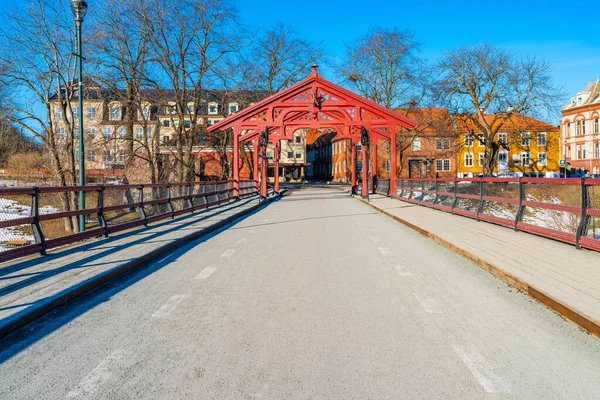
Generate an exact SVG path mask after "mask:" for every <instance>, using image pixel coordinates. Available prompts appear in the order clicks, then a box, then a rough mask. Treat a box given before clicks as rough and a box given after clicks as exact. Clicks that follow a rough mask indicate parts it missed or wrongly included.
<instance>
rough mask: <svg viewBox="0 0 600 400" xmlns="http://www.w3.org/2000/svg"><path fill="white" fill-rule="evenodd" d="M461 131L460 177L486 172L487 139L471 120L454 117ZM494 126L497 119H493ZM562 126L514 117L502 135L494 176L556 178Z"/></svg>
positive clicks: (459, 135)
mask: <svg viewBox="0 0 600 400" xmlns="http://www.w3.org/2000/svg"><path fill="white" fill-rule="evenodd" d="M454 121H455V124H456V129H457V132H458V135H457V138H456V141H457V143H456V145H457V149H458V151H457V156H456V161H457V175H458V176H459V177H463V178H467V177H476V176H480V175H481V174H482V173H483V163H484V157H485V143H484V140H485V139H484V136H483V135H482V134H481V132H479V130H478V129H477V127H475V126H474V124H473V123H472V122H471V121H470V120H466V121H465V120H462V119H460V118H454ZM489 121H490V123H492V121H493V117H492V116H489ZM559 130H560V129H559V127H557V126H554V125H550V124H547V123H545V122H542V121H539V120H537V119H535V118H532V117H529V116H526V115H513V116H511V118H510V119H508V120H507V121H506V122H505V123H504V125H503V126H502V127H501V129H500V131H499V132H498V137H497V141H498V144H499V145H500V149H499V150H498V156H497V161H496V164H495V166H494V171H493V173H494V174H495V175H497V176H538V177H555V176H557V175H558V172H559V141H560V134H559Z"/></svg>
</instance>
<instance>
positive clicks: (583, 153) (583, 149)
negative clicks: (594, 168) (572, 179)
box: [581, 144, 587, 160]
mask: <svg viewBox="0 0 600 400" xmlns="http://www.w3.org/2000/svg"><path fill="white" fill-rule="evenodd" d="M581 156H582V158H581V159H582V160H585V159H586V158H587V145H585V144H583V145H581Z"/></svg>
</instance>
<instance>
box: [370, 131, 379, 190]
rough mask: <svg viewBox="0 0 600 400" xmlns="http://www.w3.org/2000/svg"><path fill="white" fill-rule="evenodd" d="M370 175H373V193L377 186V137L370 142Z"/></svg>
mask: <svg viewBox="0 0 600 400" xmlns="http://www.w3.org/2000/svg"><path fill="white" fill-rule="evenodd" d="M371 176H372V177H373V178H372V179H373V194H375V189H376V188H377V178H378V176H377V138H374V139H373V141H372V142H371Z"/></svg>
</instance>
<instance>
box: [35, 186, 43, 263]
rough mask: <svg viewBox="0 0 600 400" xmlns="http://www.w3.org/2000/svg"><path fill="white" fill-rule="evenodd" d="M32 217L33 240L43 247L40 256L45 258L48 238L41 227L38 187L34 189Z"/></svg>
mask: <svg viewBox="0 0 600 400" xmlns="http://www.w3.org/2000/svg"><path fill="white" fill-rule="evenodd" d="M31 216H32V217H33V224H32V225H31V230H32V231H33V238H34V239H35V242H36V243H39V244H40V245H41V246H42V247H41V249H40V254H41V255H43V256H44V255H46V238H45V237H44V232H42V226H41V225H40V188H39V187H37V186H35V187H34V188H33V195H32V196H31Z"/></svg>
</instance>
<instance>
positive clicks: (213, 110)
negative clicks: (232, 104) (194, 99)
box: [208, 103, 218, 114]
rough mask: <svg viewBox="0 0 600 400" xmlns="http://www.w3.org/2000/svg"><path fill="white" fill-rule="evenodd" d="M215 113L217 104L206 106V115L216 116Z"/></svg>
mask: <svg viewBox="0 0 600 400" xmlns="http://www.w3.org/2000/svg"><path fill="white" fill-rule="evenodd" d="M217 112H218V106H217V103H209V104H208V113H209V114H216V113H217Z"/></svg>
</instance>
